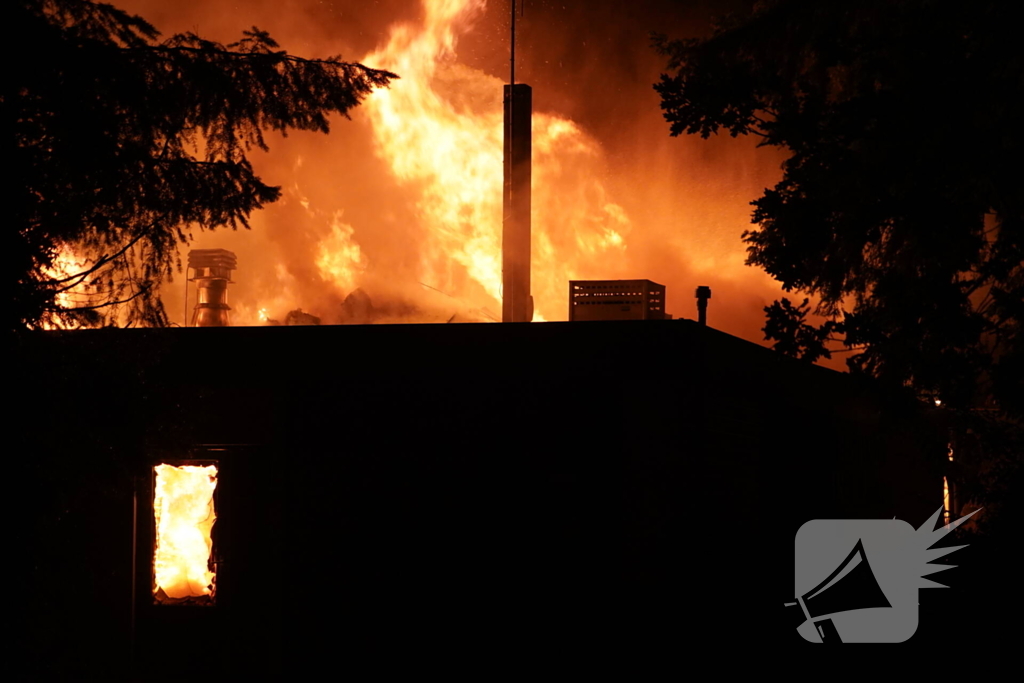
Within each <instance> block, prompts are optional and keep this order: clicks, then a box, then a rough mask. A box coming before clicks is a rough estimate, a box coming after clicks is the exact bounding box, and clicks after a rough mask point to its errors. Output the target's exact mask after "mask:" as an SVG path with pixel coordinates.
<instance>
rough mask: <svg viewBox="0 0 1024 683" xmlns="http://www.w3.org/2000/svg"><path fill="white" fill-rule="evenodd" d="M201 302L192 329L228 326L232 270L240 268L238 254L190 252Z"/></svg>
mask: <svg viewBox="0 0 1024 683" xmlns="http://www.w3.org/2000/svg"><path fill="white" fill-rule="evenodd" d="M188 267H189V268H191V269H192V270H193V276H192V281H193V282H195V283H196V295H197V297H198V302H197V303H196V307H195V310H194V311H193V313H192V324H191V327H228V326H230V325H231V321H230V319H229V317H228V313H229V312H230V311H231V307H230V306H228V285H229V284H231V271H232V270H235V269H236V268H237V267H238V263H237V261H236V259H235V255H234V254H233V253H231V252H230V251H227V250H226V249H193V250H192V251H190V252H189V253H188Z"/></svg>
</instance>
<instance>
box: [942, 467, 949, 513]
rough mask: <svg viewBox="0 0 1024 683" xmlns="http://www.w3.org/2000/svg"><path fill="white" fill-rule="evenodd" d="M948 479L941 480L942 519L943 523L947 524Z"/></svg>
mask: <svg viewBox="0 0 1024 683" xmlns="http://www.w3.org/2000/svg"><path fill="white" fill-rule="evenodd" d="M949 514H950V510H949V479H947V478H946V477H943V478H942V517H943V523H944V524H947V525H948V524H949Z"/></svg>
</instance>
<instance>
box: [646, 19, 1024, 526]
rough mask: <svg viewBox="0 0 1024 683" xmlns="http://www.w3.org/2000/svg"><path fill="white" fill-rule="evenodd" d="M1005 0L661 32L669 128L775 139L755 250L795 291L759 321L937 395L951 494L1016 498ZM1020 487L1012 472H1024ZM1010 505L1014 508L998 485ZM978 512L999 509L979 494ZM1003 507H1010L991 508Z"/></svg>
mask: <svg viewBox="0 0 1024 683" xmlns="http://www.w3.org/2000/svg"><path fill="white" fill-rule="evenodd" d="M1013 9H1014V8H1013V7H1012V4H1011V3H1004V2H997V1H994V0H989V1H984V0H982V1H979V2H972V3H956V2H944V1H942V0H858V1H857V2H846V1H843V2H827V3H822V2H811V1H807V0H768V1H762V2H756V3H753V4H752V7H751V8H750V9H749V10H748V11H747V12H744V13H738V14H733V15H730V16H728V17H726V18H724V19H722V20H720V21H718V22H717V23H716V26H715V28H714V31H713V33H712V35H711V36H709V37H707V38H700V39H687V40H670V39H669V38H667V37H665V36H661V35H655V36H654V47H655V49H657V50H658V51H660V52H661V54H662V55H664V56H665V57H666V58H667V60H668V69H667V70H668V71H669V73H666V74H662V76H661V79H660V82H658V83H656V84H655V85H654V88H655V90H657V92H658V93H659V94H660V96H661V107H662V109H663V112H664V116H665V119H666V120H667V121H668V123H669V124H670V132H671V135H673V136H678V135H681V134H684V133H686V134H697V135H701V136H702V137H704V138H707V137H708V136H710V135H712V134H717V133H718V132H719V131H727V132H728V133H729V134H731V135H732V136H734V137H735V136H738V135H748V134H749V135H754V136H759V137H760V138H761V139H760V142H759V144H760V145H770V146H774V147H779V148H782V149H784V150H786V151H787V152H788V154H789V156H788V159H787V160H786V161H785V163H784V165H783V171H784V174H783V177H782V180H781V181H780V182H779V183H778V184H777V185H776V186H775V187H774V188H771V189H767V190H765V193H764V195H763V196H762V197H760V198H759V199H757V200H756V201H754V202H752V204H753V206H754V211H753V215H752V223H754V224H755V225H756V227H755V228H754V229H751V230H747V231H745V232H744V233H743V240H744V241H745V243H746V244H747V247H748V248H747V252H748V258H747V263H748V264H749V265H754V266H758V267H761V268H763V269H764V270H765V271H766V272H768V273H769V274H770V275H772V276H773V277H775V278H776V279H777V280H778V281H780V282H781V283H782V285H783V288H784V289H785V290H786V291H797V292H802V293H803V294H805V295H807V296H808V297H812V298H814V299H815V300H816V301H817V307H816V308H815V309H814V310H813V312H814V313H816V314H818V315H820V316H824V317H825V319H826V322H825V323H824V324H823V325H821V326H818V327H814V326H813V325H811V324H809V323H808V322H807V317H808V314H809V313H811V312H812V310H811V308H810V306H809V301H810V298H805V299H804V301H803V303H802V304H800V305H794V304H792V303H791V302H790V301H789V300H788V299H782V301H779V302H775V304H773V305H772V306H768V307H766V308H765V311H766V313H767V314H768V317H767V324H766V325H765V328H764V331H765V333H766V337H765V338H766V339H771V340H774V341H775V342H776V344H775V347H776V349H777V350H779V351H781V352H783V353H786V354H788V355H791V356H794V357H799V358H802V359H804V360H809V361H814V360H816V359H818V358H820V357H822V356H828V355H829V354H830V353H832V352H835V351H836V350H839V349H835V348H833V349H829V348H828V343H829V342H830V341H831V342H840V343H841V345H842V347H844V350H846V351H851V352H853V354H852V355H851V356H850V358H849V359H848V365H849V366H850V369H851V371H855V372H863V373H867V374H870V375H872V376H874V377H876V378H878V379H879V380H880V381H882V382H884V383H888V384H890V385H893V386H897V387H902V388H909V389H910V390H913V391H915V392H917V393H918V395H919V396H929V397H932V398H935V399H938V400H939V401H941V404H942V406H943V409H944V410H946V409H948V410H947V414H948V415H949V416H950V417H951V422H950V425H951V427H952V434H953V440H954V446H955V449H956V451H957V453H958V456H957V459H956V462H953V463H948V464H949V466H950V468H951V469H950V473H951V475H955V478H957V480H958V486H959V487H960V488H959V494H958V495H960V496H961V499H962V500H963V499H974V500H975V501H977V502H979V503H980V504H982V505H987V506H989V509H990V511H991V510H992V508H997V509H998V508H999V507H1002V508H1004V512H1005V510H1007V509H1009V510H1013V509H1016V508H1015V504H1014V503H1013V502H1012V500H1011V497H1010V495H1009V494H1008V493H1007V490H1006V485H1007V483H1008V482H1010V481H1019V475H1020V471H1021V459H1022V453H1024V438H1022V427H1021V425H1022V422H1024V388H1022V386H1021V378H1022V377H1024V352H1022V346H1024V340H1022V335H1021V321H1022V318H1024V315H1022V313H1024V266H1022V262H1024V164H1022V163H1021V158H1022V157H1024V129H1022V123H1024V52H1022V51H1021V50H1020V49H1019V47H1018V46H1019V35H1018V33H1019V23H1018V21H1017V20H1016V19H1015V18H1014V16H1015V15H1014V12H1013ZM1018 491H1019V489H1018ZM1007 503H1008V504H1009V505H1008V507H1007V505H1006V504H1007ZM986 519H988V523H995V521H996V520H997V519H999V517H998V516H992V515H989V514H988V513H986ZM1003 519H1005V515H1003Z"/></svg>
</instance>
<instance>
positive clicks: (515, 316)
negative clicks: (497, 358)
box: [501, 83, 533, 323]
mask: <svg viewBox="0 0 1024 683" xmlns="http://www.w3.org/2000/svg"><path fill="white" fill-rule="evenodd" d="M532 109H533V90H532V89H531V88H530V86H528V85H524V84H522V83H517V84H515V85H506V86H505V186H504V201H503V202H502V205H503V208H504V220H503V222H502V235H501V270H502V273H501V288H502V291H501V300H502V301H501V320H502V322H506V323H509V322H512V323H528V322H531V321H532V320H533V297H532V296H530V256H531V254H530V206H531V201H530V183H531V181H532V168H531V156H532V148H533V145H532V139H531V137H532V136H531V132H532V131H531V116H532Z"/></svg>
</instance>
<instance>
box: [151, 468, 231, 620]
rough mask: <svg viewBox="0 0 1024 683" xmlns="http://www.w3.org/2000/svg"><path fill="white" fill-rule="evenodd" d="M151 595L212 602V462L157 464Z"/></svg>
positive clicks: (175, 601)
mask: <svg viewBox="0 0 1024 683" xmlns="http://www.w3.org/2000/svg"><path fill="white" fill-rule="evenodd" d="M153 472H154V475H155V477H156V481H155V487H154V494H153V515H154V522H155V524H156V536H155V543H154V554H153V595H154V597H155V599H156V602H157V603H158V604H206V605H211V604H213V599H214V592H215V583H216V572H215V571H213V563H212V559H213V524H214V522H215V521H216V520H217V515H216V512H215V510H214V497H213V493H214V491H215V490H216V488H217V466H216V465H181V466H174V465H168V464H162V465H158V466H156V467H154V468H153Z"/></svg>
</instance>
